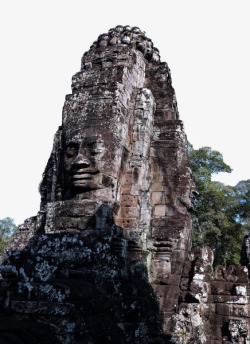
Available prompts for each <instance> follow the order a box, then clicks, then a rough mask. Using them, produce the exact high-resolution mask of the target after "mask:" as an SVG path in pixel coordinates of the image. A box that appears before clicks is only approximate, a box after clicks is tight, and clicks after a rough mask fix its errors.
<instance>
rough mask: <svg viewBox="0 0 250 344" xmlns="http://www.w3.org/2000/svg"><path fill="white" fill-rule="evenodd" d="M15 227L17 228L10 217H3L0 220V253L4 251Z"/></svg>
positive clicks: (15, 229)
mask: <svg viewBox="0 0 250 344" xmlns="http://www.w3.org/2000/svg"><path fill="white" fill-rule="evenodd" d="M17 229H18V228H17V226H16V225H15V223H14V220H13V219H12V218H10V217H5V218H4V219H2V220H0V255H2V254H3V253H4V250H5V247H6V246H7V244H8V243H9V242H10V240H11V238H12V236H13V234H14V233H15V232H16V231H17Z"/></svg>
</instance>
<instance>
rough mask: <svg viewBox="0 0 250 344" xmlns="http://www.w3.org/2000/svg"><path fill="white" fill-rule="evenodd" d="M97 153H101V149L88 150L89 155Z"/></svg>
mask: <svg viewBox="0 0 250 344" xmlns="http://www.w3.org/2000/svg"><path fill="white" fill-rule="evenodd" d="M99 153H101V151H100V150H99V149H91V151H90V154H91V155H97V154H99Z"/></svg>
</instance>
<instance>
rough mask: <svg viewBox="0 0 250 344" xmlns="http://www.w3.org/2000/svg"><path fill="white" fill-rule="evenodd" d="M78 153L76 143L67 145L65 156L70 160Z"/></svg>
mask: <svg viewBox="0 0 250 344" xmlns="http://www.w3.org/2000/svg"><path fill="white" fill-rule="evenodd" d="M77 152H78V144H76V143H73V142H71V143H69V144H68V145H67V148H66V156H67V157H68V158H72V157H74V156H76V155H77Z"/></svg>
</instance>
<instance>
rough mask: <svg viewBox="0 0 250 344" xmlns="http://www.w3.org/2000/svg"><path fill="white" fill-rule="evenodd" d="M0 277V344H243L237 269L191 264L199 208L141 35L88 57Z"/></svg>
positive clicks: (96, 46) (207, 257)
mask: <svg viewBox="0 0 250 344" xmlns="http://www.w3.org/2000/svg"><path fill="white" fill-rule="evenodd" d="M40 192H41V208H40V211H39V212H38V214H37V216H35V217H31V218H30V219H27V220H26V221H25V223H24V224H23V225H22V226H20V231H19V233H17V235H15V237H14V239H13V241H12V242H11V243H10V245H9V246H8V249H7V252H6V254H5V256H4V257H3V263H2V265H1V270H0V271H1V274H2V278H1V280H0V302H1V312H0V314H1V317H0V343H3V344H11V343H18V344H22V343H26V344H27V343H46V344H48V343H54V344H55V343H63V344H70V343H75V344H80V343H82V344H92V343H93V344H98V343H115V344H117V343H122V344H123V343H124V344H125V343H131V344H136V343H138V344H141V343H142V344H143V343H146V344H147V343H148V344H149V343H152V344H157V343H159V344H163V343H183V344H187V343H197V344H198V343H207V344H219V343H224V344H229V343H242V344H247V343H248V344H249V343H250V333H249V326H250V324H249V301H248V300H249V299H248V295H249V287H248V281H249V279H248V266H249V256H250V253H249V239H248V238H245V242H244V245H243V255H242V257H243V258H242V264H244V265H242V266H230V267H228V268H225V267H223V266H217V267H216V268H215V269H213V266H212V265H213V253H212V251H211V249H210V248H209V247H207V246H205V245H204V246H203V247H201V248H199V249H195V250H193V251H192V247H191V245H192V243H191V232H192V221H191V217H190V211H191V210H192V207H193V205H192V202H193V199H194V197H195V194H196V192H197V191H196V189H195V185H194V183H193V180H192V171H191V168H190V163H189V158H188V152H187V139H186V135H185V132H184V129H183V123H182V121H181V120H180V119H179V113H178V109H177V103H176V98H175V92H174V89H173V87H172V80H171V75H170V69H169V67H168V65H167V63H165V62H161V60H160V56H159V51H158V49H157V48H155V47H154V45H153V43H152V41H151V40H150V39H149V38H147V37H146V35H145V33H144V32H142V31H141V30H140V29H139V28H138V27H132V28H131V27H130V26H117V27H116V28H113V29H110V30H109V32H108V33H106V34H102V35H100V36H99V37H98V40H97V41H96V42H94V43H93V45H92V46H91V47H90V50H89V51H88V52H86V53H85V54H84V55H83V57H82V61H81V70H80V72H79V73H77V74H76V75H74V76H73V78H72V94H70V95H67V96H66V100H65V104H64V107H63V114H62V125H61V126H60V127H59V128H58V131H57V132H56V134H55V138H54V143H53V149H52V153H51V156H50V158H49V160H48V163H47V166H46V168H45V171H44V174H43V180H42V183H41V186H40Z"/></svg>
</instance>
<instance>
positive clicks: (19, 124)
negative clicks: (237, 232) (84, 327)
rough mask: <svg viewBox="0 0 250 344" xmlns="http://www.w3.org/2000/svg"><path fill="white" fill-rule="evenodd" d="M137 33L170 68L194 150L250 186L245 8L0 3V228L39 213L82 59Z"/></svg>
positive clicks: (168, 0) (218, 0) (231, 180)
mask: <svg viewBox="0 0 250 344" xmlns="http://www.w3.org/2000/svg"><path fill="white" fill-rule="evenodd" d="M118 24H120V25H127V24H128V25H131V26H139V27H140V28H141V29H142V30H143V31H146V34H147V36H148V37H149V38H151V39H152V40H153V42H154V45H155V46H156V47H157V48H158V49H159V50H160V54H161V60H162V61H167V62H168V64H169V66H170V68H171V71H172V79H173V86H174V88H175V90H176V95H177V101H178V108H179V112H180V117H181V119H182V120H183V121H184V124H185V128H186V133H187V136H188V140H189V141H190V142H191V143H192V144H193V145H194V147H195V148H198V147H202V146H210V147H212V148H213V149H215V150H218V151H220V152H221V153H222V154H223V156H224V161H225V162H226V163H228V164H229V165H230V166H231V167H232V168H233V172H232V173H231V174H221V175H217V176H216V177H215V179H217V180H220V181H222V182H224V183H225V184H231V185H235V184H236V183H237V182H238V181H240V180H243V179H249V177H250V173H249V171H250V168H249V134H248V133H249V107H250V106H249V80H250V67H249V66H250V49H249V34H250V20H249V0H245V1H244V0H237V1H236V0H235V1H230V0H183V1H181V0H154V1H148V0H143V1H142V0H133V1H132V0H127V1H117V0H116V1H115V0H114V1H113V0H106V1H105V0H95V1H94V0H92V1H91V0H89V1H85V0H81V1H80V0H67V1H64V0H60V1H59V0H47V1H46V0H43V1H40V0H30V1H28V0H16V1H14V0H8V1H3V0H2V1H1V3H0V29H1V40H0V44H1V53H0V87H1V89H0V92H1V93H0V95H1V100H0V101H1V113H0V116H1V117H0V118H1V123H0V129H1V134H0V140H1V142H0V144H1V158H0V161H1V169H0V171H1V172H0V219H2V218H4V217H6V216H10V217H12V218H14V219H15V222H16V223H17V224H19V223H21V222H23V220H24V219H25V218H27V217H29V216H32V215H35V214H36V213H37V211H38V210H39V202H40V198H39V193H38V184H39V182H40V181H41V178H42V172H43V170H44V168H45V165H46V163H47V160H48V158H49V155H50V152H51V149H52V142H53V136H54V133H55V131H56V130H57V127H58V126H59V125H60V124H61V112H62V106H63V103H64V98H65V95H66V94H68V93H71V88H70V85H71V77H72V75H73V74H75V73H76V72H78V71H79V70H80V60H81V56H82V55H83V53H84V52H85V51H86V50H88V49H89V47H90V45H91V44H92V42H93V41H95V40H96V39H97V37H98V36H99V35H100V34H101V33H104V32H107V31H108V30H109V28H111V27H114V26H116V25H118Z"/></svg>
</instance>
